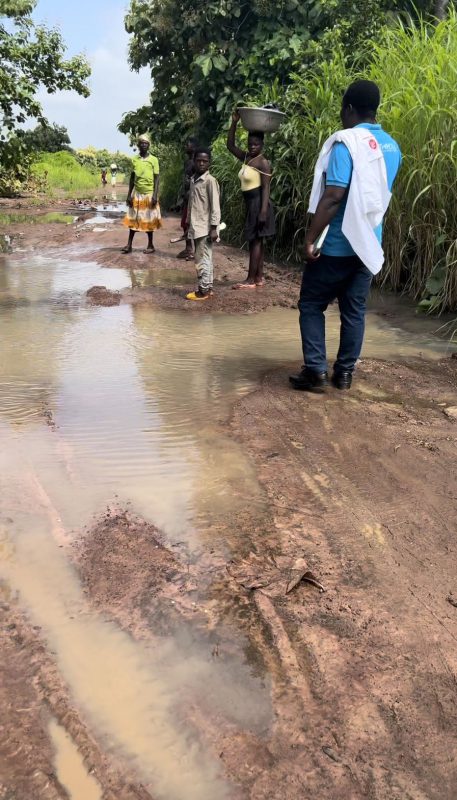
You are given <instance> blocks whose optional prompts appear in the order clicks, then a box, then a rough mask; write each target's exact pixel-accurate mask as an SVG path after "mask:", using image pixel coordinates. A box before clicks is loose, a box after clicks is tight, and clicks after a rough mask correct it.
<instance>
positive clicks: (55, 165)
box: [32, 151, 100, 196]
mask: <svg viewBox="0 0 457 800" xmlns="http://www.w3.org/2000/svg"><path fill="white" fill-rule="evenodd" d="M32 174H34V175H35V176H37V177H39V178H40V179H42V180H44V181H45V183H46V185H47V188H48V190H49V191H50V192H51V193H54V192H65V193H68V194H70V193H71V194H74V195H76V196H78V195H81V194H84V193H86V192H89V191H92V190H93V189H97V188H98V187H99V186H100V173H99V170H98V169H97V171H95V170H91V169H89V168H88V167H85V166H82V165H81V164H79V163H78V161H77V160H76V158H75V156H74V155H72V154H71V153H68V152H64V151H61V152H59V153H41V154H40V155H39V157H38V159H37V161H36V162H35V164H34V165H33V166H32Z"/></svg>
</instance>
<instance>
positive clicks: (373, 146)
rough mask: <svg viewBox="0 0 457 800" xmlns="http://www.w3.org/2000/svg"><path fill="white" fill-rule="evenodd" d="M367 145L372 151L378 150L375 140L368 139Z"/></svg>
mask: <svg viewBox="0 0 457 800" xmlns="http://www.w3.org/2000/svg"><path fill="white" fill-rule="evenodd" d="M368 144H369V145H370V147H371V149H372V150H377V149H378V143H377V141H376V139H370V141H369V142H368Z"/></svg>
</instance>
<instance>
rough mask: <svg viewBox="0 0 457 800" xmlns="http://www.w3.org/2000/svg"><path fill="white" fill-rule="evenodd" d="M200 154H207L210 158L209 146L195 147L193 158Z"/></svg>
mask: <svg viewBox="0 0 457 800" xmlns="http://www.w3.org/2000/svg"><path fill="white" fill-rule="evenodd" d="M201 155H205V156H208V158H209V159H211V150H210V148H209V147H197V149H196V151H195V158H197V156H201Z"/></svg>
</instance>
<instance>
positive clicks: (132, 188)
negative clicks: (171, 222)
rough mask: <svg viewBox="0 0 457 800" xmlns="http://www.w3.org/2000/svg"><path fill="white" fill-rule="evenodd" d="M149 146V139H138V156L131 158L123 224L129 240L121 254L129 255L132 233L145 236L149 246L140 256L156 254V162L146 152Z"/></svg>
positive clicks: (144, 135) (158, 219) (157, 222)
mask: <svg viewBox="0 0 457 800" xmlns="http://www.w3.org/2000/svg"><path fill="white" fill-rule="evenodd" d="M150 145H151V142H150V139H149V136H147V135H146V134H143V135H142V136H139V137H138V150H139V155H138V156H134V158H132V166H133V170H132V173H131V175H130V184H129V193H128V195H127V206H128V209H127V214H126V215H125V218H124V225H125V226H126V227H127V228H129V239H128V242H127V244H126V246H125V247H123V248H122V250H121V253H131V252H132V243H133V237H134V236H135V233H137V232H138V231H143V232H144V233H147V236H148V245H147V247H146V249H145V250H143V253H146V254H148V255H149V254H151V253H154V252H155V248H154V241H153V235H154V231H156V230H158V229H159V228H161V227H162V222H161V215H160V206H159V200H158V197H159V183H160V178H159V162H158V160H157V158H156V157H155V156H153V155H150V153H149V147H150Z"/></svg>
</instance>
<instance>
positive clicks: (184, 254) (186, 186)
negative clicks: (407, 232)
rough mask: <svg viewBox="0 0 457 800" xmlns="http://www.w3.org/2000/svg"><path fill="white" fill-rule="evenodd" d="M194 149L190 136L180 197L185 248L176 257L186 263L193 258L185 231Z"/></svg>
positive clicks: (192, 137) (194, 144)
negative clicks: (184, 260)
mask: <svg viewBox="0 0 457 800" xmlns="http://www.w3.org/2000/svg"><path fill="white" fill-rule="evenodd" d="M196 147H197V140H196V139H195V137H194V136H190V137H189V138H188V139H187V141H186V143H185V145H184V152H185V154H186V163H185V165H184V175H183V184H182V196H181V199H182V213H181V228H182V229H183V231H184V233H185V234H186V246H185V248H184V250H181V252H180V253H178V255H177V256H176V258H183V259H186V261H190V260H191V259H192V258H193V257H194V251H193V248H192V239H191V238H190V236H189V232H188V230H187V207H188V205H189V193H190V182H191V180H192V178H193V176H194V174H195V165H194V158H195V150H196Z"/></svg>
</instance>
